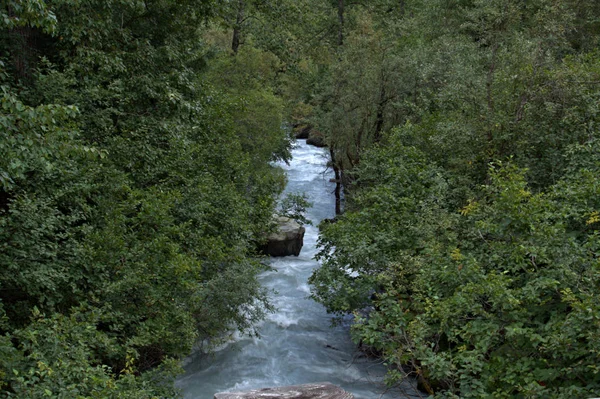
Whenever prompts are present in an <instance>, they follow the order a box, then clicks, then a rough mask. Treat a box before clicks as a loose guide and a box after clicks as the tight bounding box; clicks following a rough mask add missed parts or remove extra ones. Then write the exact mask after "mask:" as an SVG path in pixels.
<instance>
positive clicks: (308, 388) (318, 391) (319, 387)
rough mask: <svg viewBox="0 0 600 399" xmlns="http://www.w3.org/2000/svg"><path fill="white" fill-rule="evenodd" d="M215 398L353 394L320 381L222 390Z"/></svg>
mask: <svg viewBox="0 0 600 399" xmlns="http://www.w3.org/2000/svg"><path fill="white" fill-rule="evenodd" d="M215 399H354V395H352V394H351V393H349V392H346V391H344V390H343V389H342V388H340V387H338V386H335V385H333V384H330V383H329V382H322V383H317V384H304V385H293V386H289V387H278V388H264V389H257V390H254V391H247V392H223V393H217V394H215Z"/></svg>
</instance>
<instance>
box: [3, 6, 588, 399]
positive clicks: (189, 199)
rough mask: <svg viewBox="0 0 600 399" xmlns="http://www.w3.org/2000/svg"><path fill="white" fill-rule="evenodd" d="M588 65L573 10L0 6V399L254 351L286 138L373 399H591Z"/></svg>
mask: <svg viewBox="0 0 600 399" xmlns="http://www.w3.org/2000/svg"><path fill="white" fill-rule="evenodd" d="M599 45H600V3H597V2H595V1H588V0H528V1H522V0H369V1H364V2H360V1H352V0H178V1H173V0H0V89H1V91H2V93H0V98H1V100H0V101H1V108H0V248H1V249H0V397H6V398H13V397H14V398H44V397H56V398H140V399H141V398H153V397H156V398H158V397H164V398H166V397H176V396H177V392H176V390H175V388H174V387H173V383H172V381H173V379H174V377H175V376H176V375H177V373H178V372H180V360H181V358H182V357H184V356H186V355H187V354H189V353H190V351H191V350H192V347H193V346H194V345H195V344H198V343H203V344H204V345H205V346H206V347H205V348H203V349H205V350H207V351H210V348H211V346H213V345H217V344H219V343H220V342H222V341H223V340H227V339H228V337H229V335H230V334H231V333H232V331H236V330H237V331H241V332H243V333H248V334H254V333H256V331H255V329H254V326H255V324H256V322H257V321H259V320H261V319H262V318H263V317H264V316H265V313H266V312H269V311H270V310H271V309H272V308H273V304H271V303H269V299H268V292H267V291H266V290H265V289H264V288H262V287H261V286H260V284H259V283H258V281H257V275H258V274H259V273H260V272H261V271H262V270H264V268H265V267H266V266H264V265H263V264H262V262H261V259H260V257H259V256H257V253H256V248H257V246H258V245H259V244H260V243H261V239H262V238H261V237H264V233H265V230H266V229H268V226H269V225H270V223H271V219H272V215H273V212H275V209H276V204H277V199H278V197H279V195H280V193H281V192H282V190H283V187H284V185H285V177H284V175H283V173H282V172H281V170H280V169H278V168H276V167H275V166H273V165H274V163H273V162H274V161H285V160H288V159H289V157H290V149H291V146H292V145H293V143H292V139H291V137H292V136H291V135H290V130H295V131H296V132H310V133H309V136H310V137H311V138H318V139H319V140H321V141H322V142H323V143H324V144H326V145H327V147H328V148H329V154H330V156H331V159H330V162H329V166H330V167H331V168H332V169H333V170H334V172H335V176H336V184H337V188H336V192H335V194H336V196H337V199H338V201H337V206H336V208H337V213H338V216H337V217H336V218H335V219H333V220H328V221H326V222H324V223H322V224H321V225H320V226H319V227H320V230H321V236H320V241H319V245H320V253H319V256H318V257H319V260H320V261H321V262H322V267H321V268H320V269H318V270H316V271H315V273H314V274H313V276H312V277H311V284H312V293H313V294H312V296H313V298H314V299H316V300H317V301H319V302H321V303H322V304H323V305H324V306H325V307H326V308H327V309H328V311H330V312H332V313H333V314H336V315H339V316H343V315H347V314H354V324H353V327H352V334H353V336H354V338H355V340H356V342H357V343H360V345H361V347H362V348H363V349H364V350H367V351H369V352H370V353H372V354H374V355H376V356H378V357H381V358H382V359H383V360H384V361H385V362H386V364H387V365H388V367H389V373H388V378H387V380H388V382H389V384H391V385H393V384H395V383H397V382H399V381H402V380H403V379H405V378H407V377H414V378H416V379H417V380H418V381H419V384H420V387H421V389H422V390H424V391H425V392H426V393H427V394H428V395H432V396H435V397H440V398H457V397H464V398H482V397H494V398H513V397H514V398H587V397H592V396H598V395H600V374H599V372H600V368H599V367H600V366H599V364H600V303H599V302H598V301H597V299H594V298H597V297H598V296H599V295H600V280H599V277H600V180H599V176H600V144H599V142H598V137H597V136H598V129H599V126H600V50H599V48H600V47H599ZM290 128H291V129H290Z"/></svg>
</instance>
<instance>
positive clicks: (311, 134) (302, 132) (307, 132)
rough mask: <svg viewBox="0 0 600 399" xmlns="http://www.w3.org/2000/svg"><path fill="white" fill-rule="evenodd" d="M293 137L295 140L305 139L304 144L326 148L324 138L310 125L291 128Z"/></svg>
mask: <svg viewBox="0 0 600 399" xmlns="http://www.w3.org/2000/svg"><path fill="white" fill-rule="evenodd" d="M292 132H293V134H294V137H295V138H297V139H306V144H309V145H314V146H315V147H326V146H327V145H326V144H325V137H324V136H323V133H321V132H319V131H318V130H316V129H315V128H313V127H312V126H310V125H296V126H294V128H293V131H292Z"/></svg>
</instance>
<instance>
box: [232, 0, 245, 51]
mask: <svg viewBox="0 0 600 399" xmlns="http://www.w3.org/2000/svg"><path fill="white" fill-rule="evenodd" d="M245 11H246V3H245V1H244V0H239V2H238V10H237V16H236V19H235V25H234V26H233V39H232V40H231V49H232V50H233V54H234V55H236V54H237V53H238V50H239V48H240V43H241V40H242V24H243V23H244V13H245Z"/></svg>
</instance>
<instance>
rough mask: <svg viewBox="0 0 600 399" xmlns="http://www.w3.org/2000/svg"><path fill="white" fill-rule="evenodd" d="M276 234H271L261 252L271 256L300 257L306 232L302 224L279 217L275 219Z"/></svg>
mask: <svg viewBox="0 0 600 399" xmlns="http://www.w3.org/2000/svg"><path fill="white" fill-rule="evenodd" d="M275 223H276V224H277V226H276V228H275V232H274V233H271V234H269V236H268V237H267V242H266V243H265V244H264V245H262V246H261V247H260V251H261V252H262V253H263V254H265V255H269V256H290V255H293V256H298V255H300V250H301V249H302V245H303V244H304V232H305V231H306V230H305V228H304V227H302V226H301V225H300V223H298V222H296V221H295V220H293V219H290V218H287V217H283V216H279V217H277V218H275Z"/></svg>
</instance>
